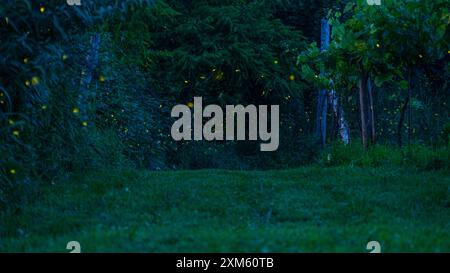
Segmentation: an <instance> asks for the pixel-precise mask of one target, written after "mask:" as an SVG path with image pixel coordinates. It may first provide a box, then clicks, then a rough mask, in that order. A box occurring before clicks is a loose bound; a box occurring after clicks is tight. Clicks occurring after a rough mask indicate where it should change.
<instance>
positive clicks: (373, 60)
mask: <svg viewBox="0 0 450 273" xmlns="http://www.w3.org/2000/svg"><path fill="white" fill-rule="evenodd" d="M447 4H448V1H445V0H438V1H431V2H429V1H409V0H404V1H390V0H387V1H384V2H383V5H380V6H371V5H367V3H366V1H358V2H357V3H353V2H349V3H348V4H347V5H346V7H345V9H344V11H343V13H342V12H339V11H337V12H330V14H329V17H330V21H331V24H332V28H333V32H332V33H333V36H332V43H331V45H330V49H329V50H328V51H327V52H324V53H323V54H318V53H317V51H318V50H317V49H315V48H314V47H315V45H313V46H312V48H311V49H309V50H308V51H307V52H305V54H302V56H301V57H300V58H299V60H300V63H303V64H304V65H306V66H305V68H304V70H311V71H314V70H316V71H317V70H319V69H320V66H325V67H326V70H327V71H329V74H328V76H329V78H330V79H333V80H334V82H335V83H337V84H338V85H341V86H344V87H345V86H346V87H347V88H352V84H353V83H355V82H356V83H357V86H358V92H359V106H360V120H361V139H362V142H363V145H364V147H366V148H367V147H368V146H369V145H370V144H371V143H374V142H375V141H376V130H375V122H374V119H375V115H374V102H373V94H372V91H373V90H372V89H373V87H372V79H373V81H374V83H375V85H376V86H381V85H382V84H383V83H385V82H388V81H390V82H395V81H397V82H400V86H401V87H402V88H404V89H409V90H410V91H409V96H408V97H410V96H411V88H410V86H411V77H408V75H410V73H411V70H412V67H413V66H414V65H415V64H416V63H417V62H419V61H422V60H423V59H425V58H427V59H428V60H436V59H439V58H442V56H444V55H445V52H446V50H447V49H446V48H445V47H446V46H448V45H446V42H445V41H448V40H446V39H448V25H449V16H450V15H449V13H448V5H447ZM311 57H312V58H311ZM314 59H315V60H318V61H319V62H318V63H317V64H316V65H312V64H311V63H312V60H314ZM311 67H312V68H311ZM313 73H314V72H313ZM309 74H311V73H309ZM399 79H400V80H399ZM321 81H322V82H323V79H322V80H321ZM349 82H350V85H349V84H348V83H349ZM405 104H406V103H405Z"/></svg>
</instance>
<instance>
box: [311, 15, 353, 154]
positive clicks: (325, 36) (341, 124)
mask: <svg viewBox="0 0 450 273" xmlns="http://www.w3.org/2000/svg"><path fill="white" fill-rule="evenodd" d="M330 31H331V29H330V25H329V23H328V20H327V19H322V20H321V51H326V50H327V49H328V48H329V46H330V36H331V35H330ZM331 85H332V82H331ZM327 97H328V98H327ZM328 103H329V104H330V105H331V107H332V111H333V113H334V116H333V117H334V120H336V121H337V124H338V131H339V135H340V137H341V140H342V142H343V143H345V144H348V143H349V142H350V130H349V127H348V125H347V122H346V121H345V116H344V110H343V109H342V107H341V105H340V104H339V98H338V96H337V94H336V92H335V90H333V89H331V90H320V91H319V93H318V98H317V118H316V135H317V138H318V139H319V140H320V142H321V144H322V146H325V144H326V141H327V110H328Z"/></svg>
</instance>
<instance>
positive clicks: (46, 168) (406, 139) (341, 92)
mask: <svg viewBox="0 0 450 273" xmlns="http://www.w3.org/2000/svg"><path fill="white" fill-rule="evenodd" d="M448 8H449V2H448V1H445V0H433V1H406V0H405V1H384V2H383V5H382V6H380V7H370V6H368V5H367V4H365V1H331V0H330V1H326V0H297V1H288V0H278V1H264V0H262V1H254V0H217V1H214V0H210V1H206V0H195V1H190V0H158V1H137V0H133V1H114V0H99V1H88V0H82V6H79V7H76V6H69V5H67V4H66V3H65V1H57V0H52V1H31V0H21V1H13V0H1V5H0V140H1V145H0V178H1V180H0V209H1V210H5V209H11V208H16V207H20V206H23V205H24V204H26V203H27V202H29V200H30V199H32V198H33V196H36V194H39V192H40V188H41V187H42V186H43V185H49V184H55V183H59V182H58V181H61V180H64V179H66V178H69V177H71V176H73V175H76V174H80V173H86V172H89V171H91V170H99V169H104V170H108V169H115V168H135V169H148V170H166V171H168V170H177V169H216V168H217V169H235V170H254V169H258V170H267V169H285V168H295V167H299V166H303V165H311V164H318V165H319V166H322V167H328V166H334V165H340V164H350V163H351V164H355V165H358V166H362V167H377V166H381V165H395V166H400V167H401V166H414V167H416V168H418V169H421V170H428V171H432V170H449V169H450V155H449V148H450V138H449V137H450V119H449V117H450V116H449V115H450V107H449V105H450V96H449V95H450V92H449V91H450V85H449V84H450V81H449V79H450V65H449V62H448V61H449V59H450V46H449V41H450V30H449V22H450V14H449V10H448ZM325 17H326V18H328V19H329V21H330V24H331V25H332V37H331V39H332V42H331V45H330V49H329V50H328V51H326V52H322V53H321V52H320V50H319V48H320V35H321V19H322V18H325ZM330 80H333V86H332V87H331V86H330V85H329V83H330ZM362 82H363V86H362V85H361V83H362ZM367 84H370V86H371V87H370V88H371V90H369V91H370V92H371V93H370V94H371V95H372V96H373V98H372V103H371V105H369V106H368V107H369V109H373V114H374V120H373V123H372V124H373V126H374V128H375V129H374V130H375V135H370V136H369V135H364V132H362V128H361V111H360V110H361V109H360V108H361V107H360V106H361V105H360V101H359V99H360V95H361V92H364V88H366V87H364V85H367ZM331 88H333V89H334V90H335V91H336V94H337V95H338V97H339V103H340V105H341V107H342V109H343V112H344V113H345V119H346V122H347V123H348V126H349V128H350V144H348V145H344V144H342V141H341V140H340V137H339V133H338V129H337V125H336V123H337V121H336V120H335V116H334V114H333V112H332V111H331V110H329V111H328V121H329V122H328V126H327V129H326V131H327V141H326V143H325V146H323V145H322V143H321V142H320V140H319V139H318V136H317V128H316V124H317V111H318V110H317V97H318V90H321V89H331ZM361 88H363V91H361ZM366 91H367V90H366ZM194 96H202V97H203V100H204V104H219V105H225V104H233V105H235V104H243V105H247V104H256V105H259V104H279V105H280V109H281V119H280V121H281V123H280V128H281V129H280V148H279V150H278V151H277V152H273V153H261V152H260V151H259V143H258V142H194V141H193V142H175V141H173V140H172V138H171V137H170V127H171V125H172V123H173V122H174V120H173V119H172V118H170V111H171V109H172V107H173V106H174V105H176V104H180V103H181V104H187V105H190V103H191V102H192V101H193V97H194ZM329 109H330V108H329ZM362 134H363V135H362ZM366 134H367V132H366ZM362 138H364V139H365V140H366V141H365V143H364V144H365V145H364V146H365V147H364V146H363V145H361V142H362V141H361V140H362Z"/></svg>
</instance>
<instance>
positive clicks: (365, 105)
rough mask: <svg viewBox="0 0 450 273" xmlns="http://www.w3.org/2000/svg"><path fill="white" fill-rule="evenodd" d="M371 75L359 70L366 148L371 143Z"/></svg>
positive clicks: (362, 127) (362, 131)
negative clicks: (369, 82)
mask: <svg viewBox="0 0 450 273" xmlns="http://www.w3.org/2000/svg"><path fill="white" fill-rule="evenodd" d="M368 80H369V76H368V73H367V72H366V71H364V70H363V69H360V72H359V107H360V116H361V139H362V143H363V146H364V149H366V148H367V147H369V144H370V136H371V132H370V130H371V129H370V119H371V118H370V106H369V101H370V98H369V90H368Z"/></svg>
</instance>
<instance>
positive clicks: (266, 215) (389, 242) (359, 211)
mask: <svg viewBox="0 0 450 273" xmlns="http://www.w3.org/2000/svg"><path fill="white" fill-rule="evenodd" d="M0 220H1V221H0V222H1V224H0V236H1V237H0V251H1V252H68V251H67V250H66V244H67V242H68V241H72V240H76V241H79V242H80V243H81V247H82V252H368V251H367V250H366V244H367V242H369V241H372V240H377V241H379V242H380V243H381V245H382V251H383V252H450V233H449V232H450V175H449V173H448V172H416V171H413V170H408V169H398V168H392V169H389V168H387V169H386V168H383V169H381V168H380V169H361V168H350V167H335V168H321V167H305V168H301V169H295V170H284V171H264V172H263V171H260V172H240V171H223V170H202V171H177V172H149V171H134V170H129V171H104V172H96V173H90V174H86V175H83V176H78V177H74V178H72V179H71V180H70V181H64V182H61V183H57V184H56V185H54V186H47V187H44V189H43V190H42V192H41V193H40V194H39V196H38V197H37V199H36V201H34V202H33V203H30V204H29V205H27V206H26V207H25V208H24V209H22V210H19V211H13V212H8V213H6V214H3V215H1V216H0Z"/></svg>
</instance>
